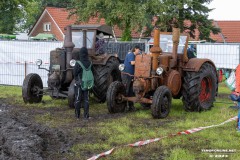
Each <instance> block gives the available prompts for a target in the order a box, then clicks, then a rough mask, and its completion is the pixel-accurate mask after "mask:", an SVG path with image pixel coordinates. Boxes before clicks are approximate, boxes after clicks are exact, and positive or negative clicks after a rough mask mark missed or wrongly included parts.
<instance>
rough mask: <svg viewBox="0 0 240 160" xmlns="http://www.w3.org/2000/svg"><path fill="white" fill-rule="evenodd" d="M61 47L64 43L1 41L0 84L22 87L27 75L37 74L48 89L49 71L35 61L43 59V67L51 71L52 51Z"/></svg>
mask: <svg viewBox="0 0 240 160" xmlns="http://www.w3.org/2000/svg"><path fill="white" fill-rule="evenodd" d="M60 47H62V42H32V41H0V84H5V85H19V86H22V84H23V80H24V78H25V76H26V75H27V74H29V73H37V74H39V75H40V77H41V78H42V80H43V85H44V87H47V71H46V70H42V69H38V67H37V66H36V64H35V61H36V59H42V60H43V65H42V66H41V67H43V68H47V69H49V60H50V51H51V50H54V49H55V48H60Z"/></svg>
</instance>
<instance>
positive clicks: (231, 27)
mask: <svg viewBox="0 0 240 160" xmlns="http://www.w3.org/2000/svg"><path fill="white" fill-rule="evenodd" d="M214 25H215V26H216V27H219V28H220V29H221V33H218V34H216V35H213V34H211V38H212V39H213V40H214V41H216V42H219V43H240V20H239V21H214Z"/></svg>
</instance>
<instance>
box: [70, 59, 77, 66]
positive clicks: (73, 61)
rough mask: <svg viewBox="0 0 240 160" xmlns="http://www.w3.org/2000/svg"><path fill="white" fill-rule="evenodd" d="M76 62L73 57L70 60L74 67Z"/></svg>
mask: <svg viewBox="0 0 240 160" xmlns="http://www.w3.org/2000/svg"><path fill="white" fill-rule="evenodd" d="M75 64H76V60H74V59H72V60H71V61H70V66H71V67H74V66H75Z"/></svg>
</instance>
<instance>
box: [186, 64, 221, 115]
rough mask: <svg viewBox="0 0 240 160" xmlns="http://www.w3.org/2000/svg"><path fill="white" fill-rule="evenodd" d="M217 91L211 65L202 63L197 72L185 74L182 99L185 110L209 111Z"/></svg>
mask: <svg viewBox="0 0 240 160" xmlns="http://www.w3.org/2000/svg"><path fill="white" fill-rule="evenodd" d="M217 90H218V80H217V72H216V69H215V67H214V66H213V65H212V64H210V63H204V64H203V65H202V66H201V68H200V70H199V71H198V72H186V74H185V77H184V84H183V98H182V101H183V104H184V108H185V110H186V111H202V110H209V109H211V107H212V106H213V102H214V101H215V96H216V95H217Z"/></svg>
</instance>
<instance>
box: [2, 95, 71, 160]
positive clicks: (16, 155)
mask: <svg viewBox="0 0 240 160" xmlns="http://www.w3.org/2000/svg"><path fill="white" fill-rule="evenodd" d="M32 115H34V111H33V110H31V111H30V110H26V109H23V108H22V107H18V106H12V105H9V104H8V102H7V100H5V99H0V159H2V160H15V159H29V160H30V159H31V160H33V159H34V160H41V159H66V158H65V157H66V156H67V155H69V148H70V146H71V143H72V140H71V139H70V138H69V137H68V136H66V135H67V134H66V133H65V132H64V131H62V130H59V129H52V128H48V127H46V126H42V125H40V124H37V123H34V121H32V120H31V119H32V118H33V117H32Z"/></svg>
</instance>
